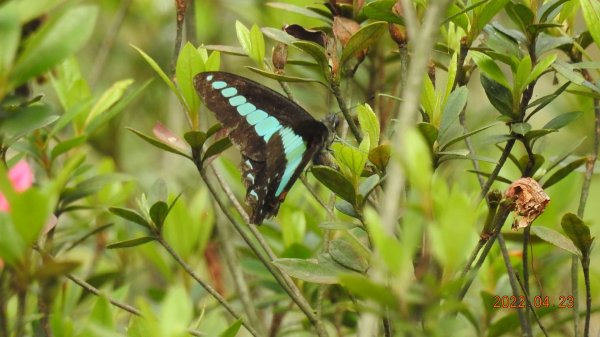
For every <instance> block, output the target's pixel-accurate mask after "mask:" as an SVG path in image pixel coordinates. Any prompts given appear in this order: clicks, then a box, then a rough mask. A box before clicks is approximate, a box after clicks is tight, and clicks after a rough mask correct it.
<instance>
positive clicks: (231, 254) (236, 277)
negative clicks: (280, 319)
mask: <svg viewBox="0 0 600 337" xmlns="http://www.w3.org/2000/svg"><path fill="white" fill-rule="evenodd" d="M216 231H217V236H218V237H219V239H220V240H219V241H220V242H221V245H222V246H223V249H222V251H223V254H224V256H225V263H226V264H227V267H228V268H229V272H230V273H231V276H232V279H233V284H234V285H235V287H236V289H237V293H238V294H239V295H240V301H241V302H242V305H243V306H244V311H245V312H246V315H248V320H249V321H250V322H252V323H253V324H255V325H256V326H257V329H258V330H259V331H260V334H261V335H263V336H264V335H265V331H266V328H265V326H264V322H263V321H262V320H260V319H259V318H258V314H257V312H256V310H257V308H256V306H255V305H254V304H253V303H252V296H251V294H250V288H249V287H248V283H247V282H246V279H245V278H244V273H243V271H242V269H241V267H240V264H239V261H238V257H237V254H236V252H235V247H234V244H233V241H232V240H230V239H229V238H230V237H231V236H232V232H231V228H230V227H229V226H221V227H219V228H216Z"/></svg>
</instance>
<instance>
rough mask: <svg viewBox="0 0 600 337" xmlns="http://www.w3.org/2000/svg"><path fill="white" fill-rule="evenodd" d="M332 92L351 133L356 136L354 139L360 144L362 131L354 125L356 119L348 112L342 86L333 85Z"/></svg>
mask: <svg viewBox="0 0 600 337" xmlns="http://www.w3.org/2000/svg"><path fill="white" fill-rule="evenodd" d="M331 92H332V93H333V96H334V97H335V100H336V101H337V103H338V106H339V107H340V110H342V114H343V115H344V119H345V120H346V122H347V123H348V126H349V127H350V132H352V134H353V135H354V138H355V139H356V141H357V142H359V143H360V142H362V139H363V135H362V133H361V132H360V130H359V129H358V126H356V123H354V119H353V118H352V116H351V115H350V110H348V106H347V105H346V102H345V101H344V97H342V93H341V91H340V86H339V84H338V83H331Z"/></svg>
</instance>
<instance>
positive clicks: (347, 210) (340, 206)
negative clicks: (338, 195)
mask: <svg viewBox="0 0 600 337" xmlns="http://www.w3.org/2000/svg"><path fill="white" fill-rule="evenodd" d="M335 209H337V210H338V211H340V212H342V213H343V214H346V215H347V216H351V217H353V218H356V219H360V218H361V217H360V215H358V213H356V211H355V210H354V206H352V204H351V203H349V202H347V201H346V200H338V201H337V202H336V203H335Z"/></svg>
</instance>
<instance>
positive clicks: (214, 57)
mask: <svg viewBox="0 0 600 337" xmlns="http://www.w3.org/2000/svg"><path fill="white" fill-rule="evenodd" d="M204 68H205V69H204V70H206V71H218V70H219V69H220V68H221V53H219V52H218V51H213V52H212V53H210V56H209V57H208V59H207V60H206V61H204Z"/></svg>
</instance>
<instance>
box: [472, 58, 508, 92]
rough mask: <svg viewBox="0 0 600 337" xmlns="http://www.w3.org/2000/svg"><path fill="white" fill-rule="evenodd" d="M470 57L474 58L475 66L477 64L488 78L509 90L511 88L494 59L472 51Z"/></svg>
mask: <svg viewBox="0 0 600 337" xmlns="http://www.w3.org/2000/svg"><path fill="white" fill-rule="evenodd" d="M470 55H471V57H472V58H473V61H475V64H477V67H479V69H480V70H481V71H482V72H483V73H484V74H485V75H486V76H487V77H488V78H490V79H492V80H494V81H496V82H498V83H499V84H501V85H502V86H504V87H505V88H507V89H508V88H510V85H509V84H508V81H507V80H506V76H504V73H502V70H500V67H498V65H497V64H496V62H495V61H494V59H492V58H491V57H489V56H487V55H486V54H484V53H482V52H478V51H471V53H470Z"/></svg>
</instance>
